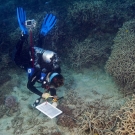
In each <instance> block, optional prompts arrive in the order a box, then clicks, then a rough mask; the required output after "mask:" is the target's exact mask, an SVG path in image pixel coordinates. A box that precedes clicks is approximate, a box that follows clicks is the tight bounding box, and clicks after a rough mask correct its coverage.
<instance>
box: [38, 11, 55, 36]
mask: <svg viewBox="0 0 135 135" xmlns="http://www.w3.org/2000/svg"><path fill="white" fill-rule="evenodd" d="M56 21H57V19H56V16H54V15H53V14H47V15H46V16H45V18H44V21H43V23H42V27H41V30H40V34H41V35H43V36H45V35H46V34H47V33H48V32H49V31H50V30H51V29H52V27H53V26H54V25H55V23H56Z"/></svg>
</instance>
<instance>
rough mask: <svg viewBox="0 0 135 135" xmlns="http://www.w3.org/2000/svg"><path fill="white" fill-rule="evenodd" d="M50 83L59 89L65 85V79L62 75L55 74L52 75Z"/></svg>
mask: <svg viewBox="0 0 135 135" xmlns="http://www.w3.org/2000/svg"><path fill="white" fill-rule="evenodd" d="M49 82H50V85H52V86H54V87H55V88H57V87H60V86H62V85H63V84H64V78H63V76H62V75H61V74H59V73H56V72H54V73H52V74H51V75H50V77H49Z"/></svg>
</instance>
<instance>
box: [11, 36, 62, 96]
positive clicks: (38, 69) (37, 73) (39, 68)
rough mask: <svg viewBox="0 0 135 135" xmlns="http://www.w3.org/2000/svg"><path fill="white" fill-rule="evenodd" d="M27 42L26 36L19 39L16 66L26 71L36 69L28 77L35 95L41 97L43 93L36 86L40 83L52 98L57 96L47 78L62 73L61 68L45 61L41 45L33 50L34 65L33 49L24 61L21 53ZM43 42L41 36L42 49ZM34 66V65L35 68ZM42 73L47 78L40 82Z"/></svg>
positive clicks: (29, 85) (39, 42) (39, 41)
mask: <svg viewBox="0 0 135 135" xmlns="http://www.w3.org/2000/svg"><path fill="white" fill-rule="evenodd" d="M26 40H27V36H26V35H22V36H21V38H20V39H19V41H18V43H17V45H16V51H15V55H14V56H15V57H14V61H15V63H16V65H18V66H19V67H23V68H24V69H25V70H27V69H28V68H33V69H34V71H33V73H32V75H31V76H29V77H28V83H27V88H28V89H29V90H30V91H32V92H33V93H35V94H37V95H39V96H40V97H41V96H42V94H43V93H42V92H41V91H39V90H38V89H37V88H36V87H35V86H34V85H35V83H36V82H40V83H41V84H42V87H44V88H46V89H47V90H48V91H50V94H51V96H54V95H56V89H55V88H52V87H50V86H49V82H48V81H47V77H49V75H51V73H53V72H57V73H60V72H61V69H60V67H58V68H54V66H53V64H52V63H50V64H48V63H45V62H44V61H43V59H42V54H43V52H44V51H45V50H44V49H42V48H39V45H38V47H33V48H32V49H33V51H34V56H33V57H34V58H33V59H34V64H32V62H31V61H30V59H31V55H30V53H29V52H30V51H31V50H32V49H31V48H30V49H29V50H28V51H27V52H26V55H27V59H23V58H22V55H21V53H22V48H23V44H24V42H25V41H26ZM42 40H43V37H41V36H39V39H38V44H40V47H41V46H42V45H41V43H42ZM32 65H34V67H33V66H32ZM50 72H51V73H50ZM41 73H45V77H44V78H43V79H42V80H40V78H41Z"/></svg>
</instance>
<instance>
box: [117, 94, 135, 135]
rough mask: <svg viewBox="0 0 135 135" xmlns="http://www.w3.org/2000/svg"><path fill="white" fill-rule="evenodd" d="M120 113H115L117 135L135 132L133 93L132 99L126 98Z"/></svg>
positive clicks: (134, 98)
mask: <svg viewBox="0 0 135 135" xmlns="http://www.w3.org/2000/svg"><path fill="white" fill-rule="evenodd" d="M120 111H121V113H120V114H118V115H117V118H118V122H117V127H116V130H115V133H116V134H117V135H134V134H135V95H133V96H132V100H128V101H127V102H126V104H125V105H124V106H122V107H121V109H120Z"/></svg>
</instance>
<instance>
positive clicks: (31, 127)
mask: <svg viewBox="0 0 135 135" xmlns="http://www.w3.org/2000/svg"><path fill="white" fill-rule="evenodd" d="M65 71H66V70H65ZM63 74H64V75H65V80H68V79H69V78H70V79H71V78H72V79H71V80H72V83H71V84H72V85H71V86H70V90H73V91H75V92H77V93H78V95H79V96H80V97H81V98H82V100H85V101H86V102H91V101H94V100H96V99H99V98H102V97H103V96H108V97H111V98H109V99H108V100H107V103H108V104H111V105H113V106H117V105H118V104H123V103H124V98H123V95H122V94H121V93H120V91H119V88H118V87H117V86H116V84H115V83H114V81H113V80H112V78H111V77H110V76H109V75H107V74H106V73H105V72H104V71H103V70H101V69H98V68H93V69H91V70H88V69H84V70H83V72H81V73H75V72H73V71H68V72H67V73H66V72H65V73H63ZM10 75H11V74H10ZM70 76H71V77H70ZM20 77H21V82H20V85H18V86H14V87H13V92H12V95H13V96H15V97H17V100H18V102H19V106H20V111H18V112H15V113H13V114H12V116H7V115H6V114H5V115H4V116H3V117H2V118H1V119H0V135H17V134H18V135H21V134H23V135H32V134H33V135H38V133H39V132H40V130H41V127H43V130H44V134H45V133H50V132H52V131H60V132H61V133H62V134H63V135H74V134H75V133H71V132H69V131H68V129H67V128H64V127H61V126H58V125H57V124H56V119H55V118H54V119H50V118H48V117H47V116H45V115H44V114H42V113H40V112H39V111H38V110H37V109H35V108H34V109H29V106H31V105H32V103H33V102H34V101H35V99H36V98H38V96H37V95H35V94H33V93H31V92H29V90H28V89H27V87H26V84H27V74H26V73H25V72H24V71H22V72H21V74H20V76H19V75H17V74H13V75H12V78H13V79H14V81H16V80H17V79H19V78H20ZM38 86H39V85H38ZM67 92H68V89H67V87H65V86H63V87H61V88H60V89H59V90H58V91H57V93H58V96H59V97H61V96H65V95H66V93H67ZM61 102H62V100H61ZM16 119H17V120H16ZM18 119H20V121H18ZM13 120H14V123H13ZM15 120H16V121H18V122H17V123H15V122H16V121H15ZM11 121H12V122H11ZM30 121H32V122H31V123H30ZM33 123H34V124H33ZM20 126H22V128H20Z"/></svg>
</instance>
